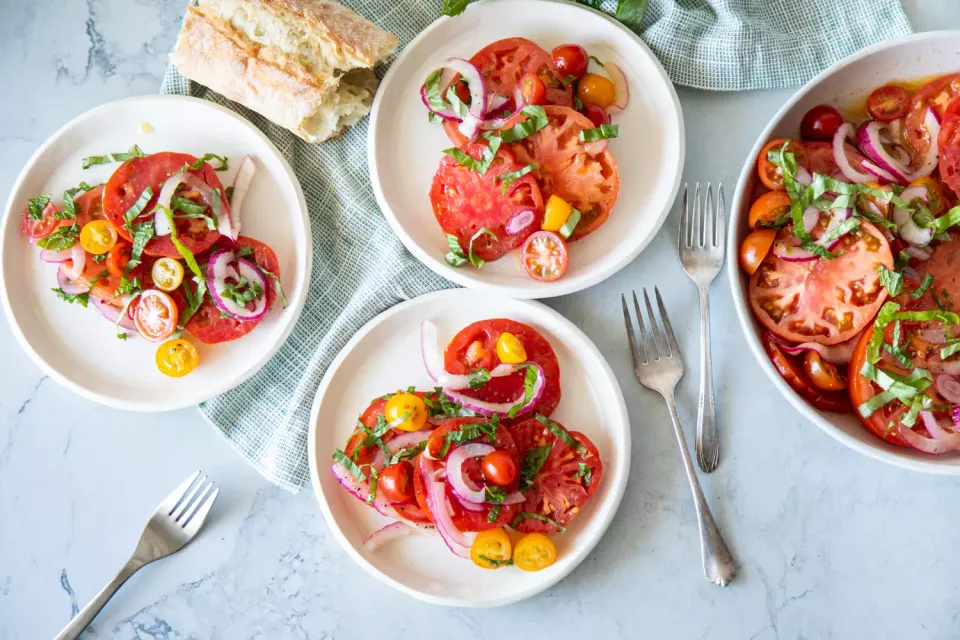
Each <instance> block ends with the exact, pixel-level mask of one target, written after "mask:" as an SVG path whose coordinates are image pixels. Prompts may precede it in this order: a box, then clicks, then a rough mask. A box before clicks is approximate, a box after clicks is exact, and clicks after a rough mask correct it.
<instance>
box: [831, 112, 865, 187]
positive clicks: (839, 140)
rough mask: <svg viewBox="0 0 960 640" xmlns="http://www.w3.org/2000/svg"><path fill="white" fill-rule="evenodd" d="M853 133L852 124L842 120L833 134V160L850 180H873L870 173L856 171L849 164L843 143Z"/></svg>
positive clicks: (852, 135) (852, 136)
mask: <svg viewBox="0 0 960 640" xmlns="http://www.w3.org/2000/svg"><path fill="white" fill-rule="evenodd" d="M854 134H855V132H854V129H853V125H852V124H850V123H849V122H844V123H843V124H842V125H840V128H839V129H837V132H836V133H835V134H834V136H833V160H834V162H836V163H837V166H838V167H840V171H842V172H843V175H844V176H845V177H846V178H847V180H849V181H850V182H857V183H860V182H873V181H874V179H875V178H874V176H873V175H872V174H870V173H864V172H862V171H858V170H857V169H855V168H854V167H853V166H852V165H851V164H850V160H849V159H848V158H847V152H846V149H845V148H844V145H845V144H846V142H847V139H848V138H851V139H852V138H854V137H855V136H854Z"/></svg>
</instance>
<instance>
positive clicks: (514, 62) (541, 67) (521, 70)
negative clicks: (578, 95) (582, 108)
mask: <svg viewBox="0 0 960 640" xmlns="http://www.w3.org/2000/svg"><path fill="white" fill-rule="evenodd" d="M470 62H471V63H473V65H474V66H475V67H477V69H479V70H480V75H482V76H483V78H484V83H485V84H486V86H487V94H488V95H489V94H493V93H502V94H504V95H507V96H513V89H514V87H516V86H517V83H519V82H520V78H522V77H523V76H524V74H527V73H532V74H534V75H535V76H537V77H538V78H539V79H540V80H541V81H542V82H543V84H544V85H545V86H546V89H547V94H546V99H547V103H548V104H559V105H562V106H564V107H569V106H572V105H573V88H572V87H570V86H567V85H565V84H563V82H562V80H561V78H560V74H559V72H558V71H557V68H556V66H555V65H554V64H553V58H552V57H551V55H550V54H549V53H547V52H546V51H544V50H543V49H541V48H540V47H539V46H537V44H536V43H534V42H531V41H529V40H527V39H526V38H506V39H504V40H497V41H496V42H491V43H490V44H488V45H487V46H485V47H484V48H483V49H480V51H478V52H477V53H476V54H474V56H473V57H472V58H470Z"/></svg>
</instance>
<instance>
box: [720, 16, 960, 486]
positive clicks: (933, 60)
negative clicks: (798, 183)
mask: <svg viewBox="0 0 960 640" xmlns="http://www.w3.org/2000/svg"><path fill="white" fill-rule="evenodd" d="M958 43H960V31H934V32H928V33H921V34H915V35H910V36H905V37H903V38H897V39H895V40H889V41H887V42H881V43H879V44H876V45H873V46H871V47H867V48H866V49H863V50H862V51H860V52H858V53H856V54H855V55H853V56H851V57H849V58H847V59H846V60H841V61H840V62H838V63H836V64H835V65H833V66H832V67H830V68H829V69H827V70H826V71H824V72H823V73H821V74H820V75H818V76H817V77H816V78H814V79H813V80H811V81H810V82H808V83H807V84H806V85H804V87H803V88H802V89H800V91H798V92H797V93H796V95H794V96H793V98H791V99H790V100H789V101H787V103H786V104H785V105H784V106H783V108H781V109H780V111H778V112H777V114H776V115H775V116H774V117H773V119H772V120H771V121H770V124H769V125H767V127H766V128H765V129H764V130H763V133H761V134H760V137H759V139H758V140H757V142H756V144H755V145H754V146H753V150H752V151H751V152H750V155H749V156H748V157H747V159H746V162H745V164H744V167H743V171H742V172H741V173H740V179H739V181H738V182H737V191H736V195H735V197H734V200H733V207H732V210H731V214H732V215H731V221H730V230H731V231H730V233H729V234H728V239H727V255H728V256H729V258H728V260H729V261H730V266H729V267H728V271H729V273H730V284H731V287H732V289H733V303H734V306H735V307H736V309H737V315H738V316H739V318H740V324H741V326H742V327H743V331H744V333H745V334H746V338H747V344H749V345H750V350H751V351H752V352H753V355H754V356H756V358H757V362H759V363H760V366H761V368H762V369H763V370H764V371H765V372H766V373H767V375H768V376H770V380H772V381H773V384H774V385H775V386H776V387H777V389H779V390H780V392H781V393H783V395H784V397H786V399H787V400H789V401H790V403H791V404H792V405H793V406H794V407H795V408H796V409H797V411H799V412H800V413H801V414H802V415H803V416H804V417H806V418H807V419H808V420H810V422H812V423H814V424H815V425H817V426H818V427H820V428H821V429H823V430H824V431H825V432H826V433H828V434H829V435H830V436H832V437H834V438H836V439H837V440H839V441H840V442H842V443H843V444H845V445H847V446H848V447H850V448H851V449H853V450H855V451H858V452H860V453H863V454H865V455H868V456H870V457H872V458H876V459H877V460H882V461H883V462H887V463H889V464H893V465H896V466H898V467H903V468H906V469H913V470H916V471H925V472H927V473H939V474H947V475H960V453H952V454H945V455H941V456H930V455H927V454H924V453H922V452H920V451H917V450H914V449H908V448H904V447H897V446H895V445H892V444H888V443H886V442H884V441H883V440H880V439H879V438H877V437H876V436H875V435H873V434H872V433H870V432H869V431H867V430H866V429H865V428H864V427H863V425H861V424H860V421H859V420H858V419H857V417H856V416H855V415H853V414H852V413H849V414H837V413H827V412H823V411H818V410H816V409H814V408H813V407H812V406H810V405H809V404H807V402H806V401H805V400H804V399H803V398H801V397H800V396H799V395H798V394H797V393H796V392H795V391H794V390H793V389H791V388H790V386H789V385H788V384H787V383H786V382H784V380H783V378H781V377H780V375H779V374H778V373H777V370H776V369H775V368H774V367H773V364H771V362H770V359H769V358H768V357H767V354H766V352H765V351H764V349H763V345H762V344H761V342H760V336H761V332H762V328H761V326H760V324H759V323H758V322H757V320H756V319H755V318H754V316H753V313H752V312H751V310H750V304H749V301H748V299H747V290H748V278H747V277H746V275H745V274H744V273H743V272H742V271H741V270H740V268H739V267H738V265H737V251H738V247H739V246H740V243H741V242H742V241H743V238H744V236H746V234H747V232H748V230H749V229H748V225H747V213H748V211H749V208H750V204H751V196H752V194H753V192H754V187H755V185H756V181H757V180H759V178H758V177H757V171H756V157H757V154H758V153H759V152H760V149H761V147H763V145H764V144H766V142H767V141H768V140H771V139H773V138H780V137H791V136H792V137H797V136H798V133H799V128H800V119H801V118H802V117H803V114H805V113H806V112H807V110H809V109H810V108H811V107H813V106H815V105H818V104H832V105H835V106H838V107H840V108H841V110H842V108H843V107H844V106H853V105H854V104H855V103H856V102H857V101H859V100H862V99H863V98H864V97H866V95H868V94H869V92H870V91H872V90H873V89H875V88H876V87H878V86H880V85H882V84H884V83H886V82H888V81H891V80H907V79H911V78H918V77H924V76H934V75H942V74H945V73H951V72H958V71H960V47H958Z"/></svg>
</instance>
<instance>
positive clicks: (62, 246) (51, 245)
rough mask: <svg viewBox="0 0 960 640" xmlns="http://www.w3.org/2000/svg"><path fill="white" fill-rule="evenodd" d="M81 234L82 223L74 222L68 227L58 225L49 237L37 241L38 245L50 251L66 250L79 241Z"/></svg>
mask: <svg viewBox="0 0 960 640" xmlns="http://www.w3.org/2000/svg"><path fill="white" fill-rule="evenodd" d="M79 235H80V225H78V224H77V223H76V222H74V223H73V224H72V225H70V226H68V227H57V228H56V230H55V231H54V232H53V233H51V234H50V235H48V236H47V237H45V238H40V240H38V241H37V246H38V247H40V248H41V249H48V250H50V251H64V250H66V249H69V248H70V247H72V246H73V245H74V243H76V242H77V237H78V236H79Z"/></svg>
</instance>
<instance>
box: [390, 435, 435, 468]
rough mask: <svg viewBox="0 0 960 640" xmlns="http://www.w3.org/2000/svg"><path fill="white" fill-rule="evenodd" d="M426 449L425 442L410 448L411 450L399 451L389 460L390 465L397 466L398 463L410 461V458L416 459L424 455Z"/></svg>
mask: <svg viewBox="0 0 960 640" xmlns="http://www.w3.org/2000/svg"><path fill="white" fill-rule="evenodd" d="M426 448H427V441H426V440H424V441H423V442H421V443H420V444H417V445H415V446H413V447H410V448H409V449H400V450H399V451H397V452H396V453H394V454H393V455H392V456H390V457H389V458H388V464H397V463H398V462H401V461H403V460H409V459H410V458H415V457H417V456H418V455H420V453H422V452H423V450H424V449H426Z"/></svg>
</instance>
